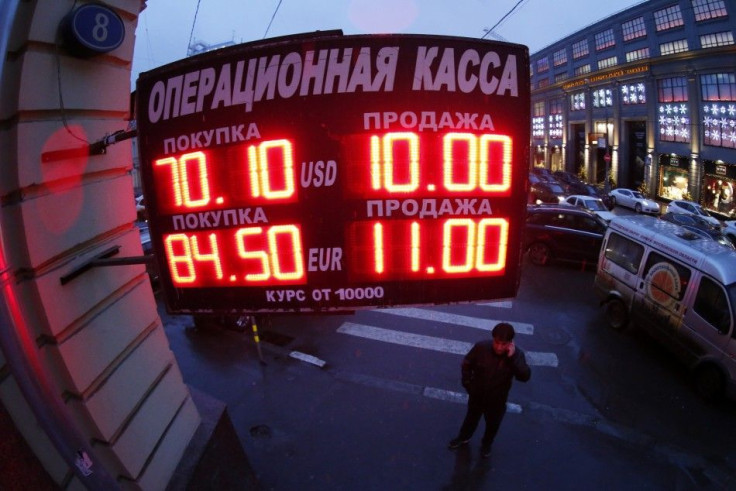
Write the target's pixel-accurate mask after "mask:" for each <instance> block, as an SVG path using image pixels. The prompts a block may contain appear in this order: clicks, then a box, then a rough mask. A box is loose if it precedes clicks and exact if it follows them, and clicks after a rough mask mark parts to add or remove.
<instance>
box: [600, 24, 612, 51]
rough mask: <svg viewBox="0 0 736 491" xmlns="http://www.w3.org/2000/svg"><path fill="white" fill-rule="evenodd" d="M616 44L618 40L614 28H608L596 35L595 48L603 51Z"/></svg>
mask: <svg viewBox="0 0 736 491" xmlns="http://www.w3.org/2000/svg"><path fill="white" fill-rule="evenodd" d="M614 44H616V40H615V39H614V38H613V29H606V30H605V31H601V32H599V33H597V34H596V35H595V49H596V51H601V50H604V49H606V48H610V47H611V46H613V45H614Z"/></svg>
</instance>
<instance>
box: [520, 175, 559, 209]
mask: <svg viewBox="0 0 736 491" xmlns="http://www.w3.org/2000/svg"><path fill="white" fill-rule="evenodd" d="M529 183H530V186H529V203H531V204H541V203H555V204H558V203H561V202H562V201H563V200H564V199H565V196H566V194H565V190H564V189H563V188H562V186H561V185H560V184H559V183H558V182H557V181H554V182H553V181H547V180H545V179H543V178H540V177H538V176H535V175H534V174H529Z"/></svg>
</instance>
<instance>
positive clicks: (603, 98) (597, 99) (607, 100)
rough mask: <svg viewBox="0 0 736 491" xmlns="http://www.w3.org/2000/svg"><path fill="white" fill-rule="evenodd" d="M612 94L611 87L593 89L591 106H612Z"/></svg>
mask: <svg viewBox="0 0 736 491" xmlns="http://www.w3.org/2000/svg"><path fill="white" fill-rule="evenodd" d="M612 106H613V94H612V92H611V89H598V90H594V91H593V107H612Z"/></svg>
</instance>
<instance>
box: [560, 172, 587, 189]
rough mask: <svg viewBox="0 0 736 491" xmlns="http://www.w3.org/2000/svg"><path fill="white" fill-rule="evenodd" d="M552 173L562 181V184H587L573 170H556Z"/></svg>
mask: <svg viewBox="0 0 736 491" xmlns="http://www.w3.org/2000/svg"><path fill="white" fill-rule="evenodd" d="M552 175H553V176H554V177H555V179H557V180H558V181H559V182H560V184H564V185H565V186H569V185H570V184H585V183H584V182H583V181H582V179H580V178H579V177H578V176H576V175H575V174H573V173H572V172H566V171H564V170H556V171H554V172H553V173H552Z"/></svg>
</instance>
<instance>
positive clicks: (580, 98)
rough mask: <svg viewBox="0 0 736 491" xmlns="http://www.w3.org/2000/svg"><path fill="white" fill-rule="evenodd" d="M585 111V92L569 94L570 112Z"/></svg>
mask: <svg viewBox="0 0 736 491" xmlns="http://www.w3.org/2000/svg"><path fill="white" fill-rule="evenodd" d="M584 109H585V92H576V93H574V94H570V110H571V111H582V110H584Z"/></svg>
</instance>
